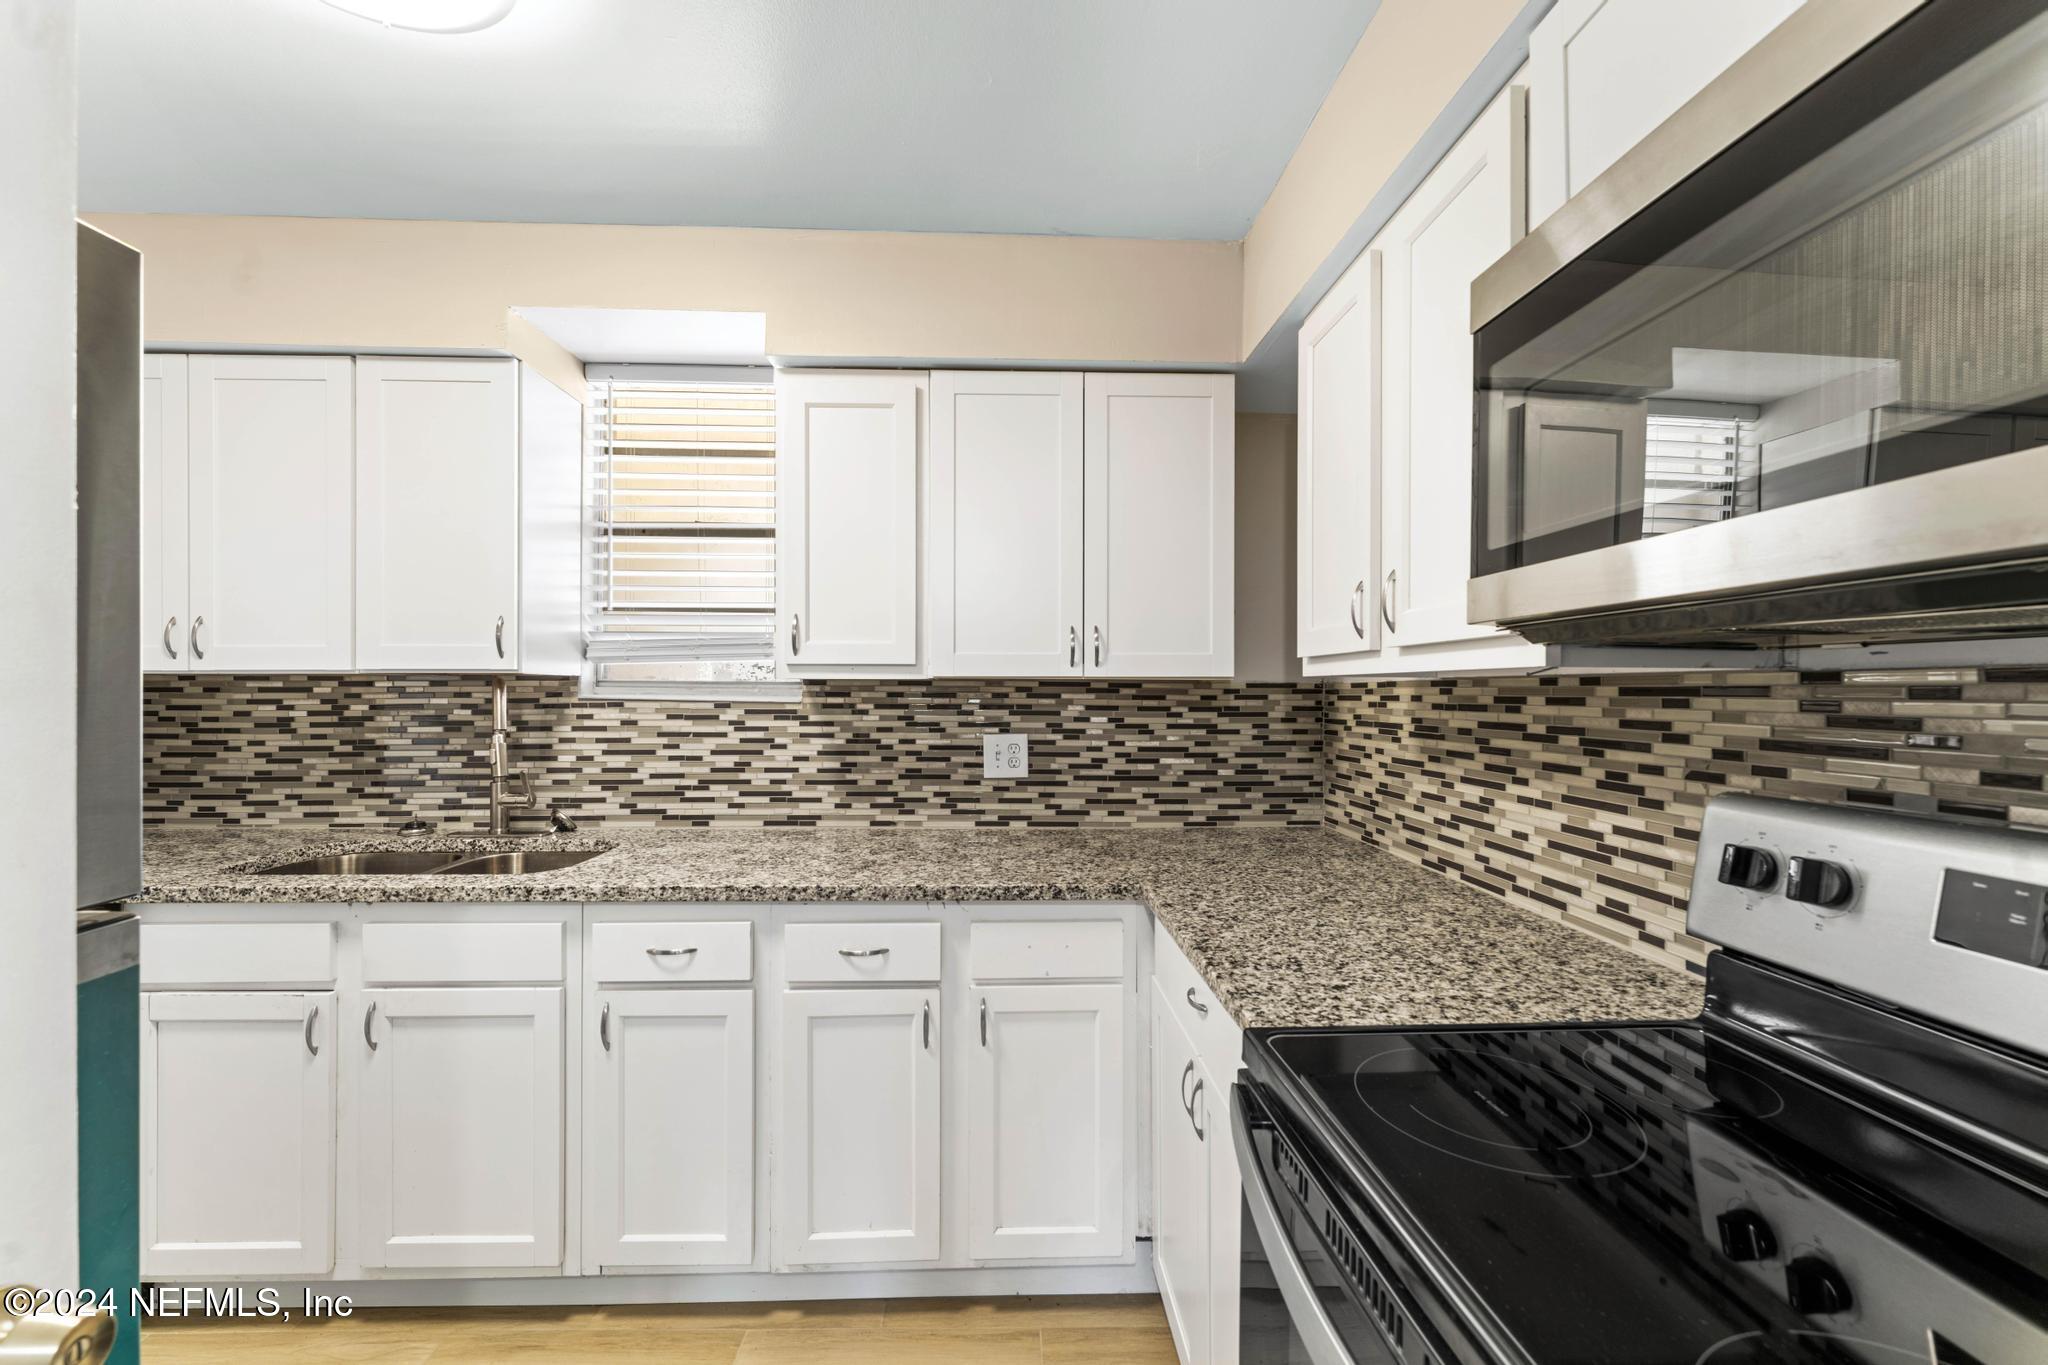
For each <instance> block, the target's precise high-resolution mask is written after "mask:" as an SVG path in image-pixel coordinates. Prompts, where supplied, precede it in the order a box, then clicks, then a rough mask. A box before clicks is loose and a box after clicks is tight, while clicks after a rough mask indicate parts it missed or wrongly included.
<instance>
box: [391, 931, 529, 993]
mask: <svg viewBox="0 0 2048 1365" xmlns="http://www.w3.org/2000/svg"><path fill="white" fill-rule="evenodd" d="M561 979H562V925H561V924H560V922H558V921H552V922H545V923H539V924H435V923H423V924H415V923H410V922H407V923H382V924H365V925H364V926H363V981H364V983H365V984H367V985H372V986H394V985H446V984H453V983H460V982H478V981H497V982H512V981H560V980H561Z"/></svg>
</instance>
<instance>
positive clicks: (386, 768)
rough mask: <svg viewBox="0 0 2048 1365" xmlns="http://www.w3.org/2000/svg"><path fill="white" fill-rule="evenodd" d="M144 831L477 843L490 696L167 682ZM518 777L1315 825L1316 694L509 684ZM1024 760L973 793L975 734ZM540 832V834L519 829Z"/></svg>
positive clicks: (792, 813)
mask: <svg viewBox="0 0 2048 1365" xmlns="http://www.w3.org/2000/svg"><path fill="white" fill-rule="evenodd" d="M144 703H145V704H144V712H145V726H144V764H145V772H146V780H145V791H144V818H145V820H146V821H147V822H149V823H151V824H170V823H178V822H187V821H201V822H212V823H230V824H261V823H272V822H279V821H294V820H310V821H320V822H325V823H329V824H344V825H390V824H394V823H396V822H398V821H401V820H404V819H406V818H407V817H409V816H415V815H417V816H421V817H424V818H427V819H430V820H434V821H436V822H459V823H462V824H464V825H469V826H476V825H480V824H481V823H482V821H483V820H484V818H485V815H486V812H487V810H488V798H487V796H486V787H485V781H486V774H487V773H488V771H489V763H488V757H487V753H486V749H487V744H488V737H489V732H490V691H489V684H488V683H487V682H486V681H485V680H483V679H480V678H453V677H427V676H421V677H395V678H393V677H385V678H360V677H357V678H347V677H327V676H300V675H276V676H239V675H223V676H189V677H172V676H156V677H152V678H150V679H149V681H148V685H147V687H146V689H145V693H144ZM512 723H513V725H514V726H515V727H516V728H517V730H518V734H517V736H516V738H515V740H514V743H513V760H514V762H516V763H517V764H519V765H520V766H521V767H523V768H525V769H526V770H527V771H528V773H529V774H530V775H531V776H532V778H533V782H534V788H535V792H536V794H537V795H538V797H539V799H540V801H541V802H542V803H544V804H545V803H549V802H552V803H556V804H558V805H560V806H561V808H562V809H564V810H566V811H568V812H569V813H570V814H572V815H574V816H576V817H577V818H578V819H596V820H627V821H634V822H639V823H664V824H675V825H700V824H709V823H712V822H714V821H719V822H725V821H737V822H741V823H749V824H761V825H816V824H864V825H896V824H958V825H1047V826H1063V825H1077V824H1088V823H1100V824H1121V825H1212V824H1235V823H1267V824H1292V825H1305V826H1314V825H1316V824H1318V823H1320V821H1321V819H1322V809H1323V774H1322V744H1323V735H1322V698H1321V694H1320V693H1319V692H1318V691H1317V690H1316V689H1315V688H1313V687H1304V686H1287V685H1243V686H1237V685H1231V684H1227V683H1202V682H1157V683H1152V682H1089V683H1082V682H967V681H939V682H918V683H897V682H849V683H825V684H813V685H811V686H810V687H808V688H806V689H805V691H804V695H803V698H802V700H800V701H791V702H758V703H746V704H735V703H727V702H680V701H677V702H650V701H588V700H581V699H579V698H578V697H577V696H576V686H575V684H574V683H573V682H569V681H563V682H553V681H543V680H526V681H521V682H517V683H515V684H514V685H513V689H512ZM1006 731H1014V732H1017V733H1021V734H1024V735H1027V736H1028V737H1029V739H1030V744H1031V775H1030V777H1028V778H1026V779H1023V780H1019V781H997V780H994V779H985V778H983V777H982V775H981V736H982V735H983V734H986V733H991V732H1006ZM529 827H531V826H529Z"/></svg>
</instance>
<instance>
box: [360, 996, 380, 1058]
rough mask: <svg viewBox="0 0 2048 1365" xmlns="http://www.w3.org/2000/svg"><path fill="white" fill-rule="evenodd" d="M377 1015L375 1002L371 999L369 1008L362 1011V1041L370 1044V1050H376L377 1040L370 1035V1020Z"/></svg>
mask: <svg viewBox="0 0 2048 1365" xmlns="http://www.w3.org/2000/svg"><path fill="white" fill-rule="evenodd" d="M376 1017H377V1002H376V1001H374V1000H372V1001H371V1002H370V1008H368V1009H366V1010H364V1011H363V1041H364V1042H366V1043H368V1044H369V1045H370V1051H372V1052H375V1051H376V1050H377V1040H376V1039H375V1038H373V1037H371V1036H370V1021H371V1020H373V1019H375V1018H376Z"/></svg>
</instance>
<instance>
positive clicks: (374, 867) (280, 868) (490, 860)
mask: <svg viewBox="0 0 2048 1365" xmlns="http://www.w3.org/2000/svg"><path fill="white" fill-rule="evenodd" d="M604 851H605V850H603V849H594V848H583V849H574V848H531V849H518V850H515V851H513V852H509V853H448V852H440V853H428V852H424V851H420V850H415V849H404V850H399V849H385V850H379V851H374V852H369V853H330V854H328V855H327V856H326V857H324V858H301V859H299V860H298V861H297V862H291V863H279V864H277V865H276V866H274V867H259V868H257V869H256V875H258V876H260V877H291V876H311V877H375V876H384V877H418V876H436V877H439V876H451V877H516V876H518V875H520V874H521V873H523V872H553V871H555V870H556V869H558V868H564V867H574V866H576V864H578V863H587V862H589V861H590V860H591V859H592V858H595V857H597V856H598V855H599V854H601V853H603V852H604Z"/></svg>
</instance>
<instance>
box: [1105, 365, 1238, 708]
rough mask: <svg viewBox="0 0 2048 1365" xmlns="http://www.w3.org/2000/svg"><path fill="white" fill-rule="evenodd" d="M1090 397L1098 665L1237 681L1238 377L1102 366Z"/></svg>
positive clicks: (1114, 673) (1122, 671)
mask: <svg viewBox="0 0 2048 1365" xmlns="http://www.w3.org/2000/svg"><path fill="white" fill-rule="evenodd" d="M1084 395H1085V404H1084V422H1083V436H1082V440H1083V444H1084V463H1085V466H1086V482H1087V500H1086V502H1087V528H1086V545H1087V548H1086V551H1085V555H1086V561H1087V575H1086V592H1085V598H1086V603H1087V613H1086V616H1087V619H1086V622H1085V629H1084V631H1083V639H1082V641H1081V645H1082V648H1083V650H1084V651H1086V652H1085V655H1084V657H1085V658H1086V660H1087V671H1088V672H1089V673H1090V674H1098V675H1103V676H1109V677H1135V678H1217V677H1228V676H1229V675H1230V673H1231V672H1232V670H1233V667H1234V665H1235V657H1236V650H1235V643H1236V642H1235V638H1234V633H1233V632H1234V630H1235V611H1234V602H1233V592H1234V572H1235V554H1236V541H1235V534H1234V527H1235V514H1236V495H1237V488H1236V478H1237V468H1236V430H1235V422H1236V412H1235V395H1236V380H1235V378H1234V377H1233V376H1231V375H1218V374H1091V375H1088V376H1087V377H1086V380H1085V386H1084Z"/></svg>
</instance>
